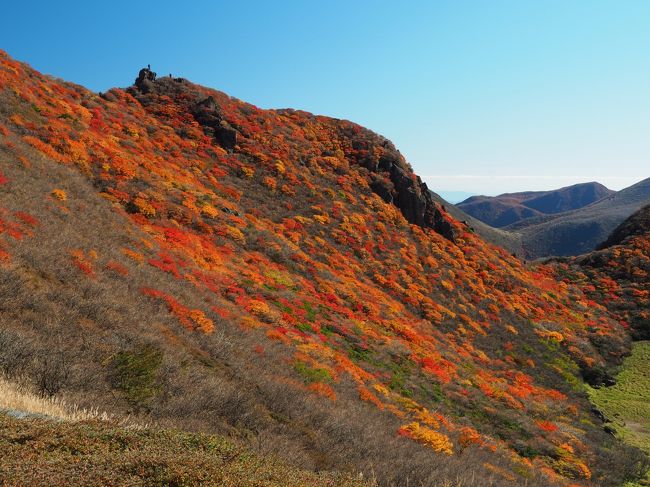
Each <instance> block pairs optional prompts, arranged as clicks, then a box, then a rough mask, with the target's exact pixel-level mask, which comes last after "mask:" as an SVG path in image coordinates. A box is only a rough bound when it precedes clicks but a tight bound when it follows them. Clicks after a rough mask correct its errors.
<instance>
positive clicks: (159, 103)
mask: <svg viewBox="0 0 650 487" xmlns="http://www.w3.org/2000/svg"><path fill="white" fill-rule="evenodd" d="M644 184H645V186H644ZM647 185H648V183H647V182H645V183H643V184H642V183H639V185H637V188H636V189H634V187H633V188H628V190H625V191H620V192H618V193H615V194H613V195H611V196H606V197H605V199H604V200H603V199H601V200H599V201H598V202H596V203H592V204H591V205H588V206H585V207H583V208H581V209H579V210H572V211H569V212H564V213H559V214H558V215H559V216H557V217H555V218H556V220H555V221H556V222H562V221H582V220H580V217H573V218H574V219H573V220H571V218H572V217H571V215H575V213H574V212H582V213H581V214H582V215H587V216H586V217H582V218H583V219H584V218H592V219H598V221H599V222H600V223H599V224H600V227H602V231H605V228H606V227H611V229H613V228H614V227H615V226H616V225H618V224H619V223H621V221H622V219H625V218H626V217H627V216H629V214H628V215H625V216H623V215H624V214H625V213H627V212H628V211H630V213H631V212H632V211H634V210H632V208H633V207H635V206H636V205H638V202H639V201H640V199H642V198H640V197H639V195H641V194H645V193H644V191H645V190H646V186H647ZM608 198H609V199H608ZM540 201H541V200H540ZM543 201H545V200H543ZM606 202H607V203H606ZM545 205H546V203H544V204H542V203H540V204H539V205H538V206H539V207H540V208H548V207H547V206H545ZM461 211H462V210H460V209H458V208H454V207H452V206H450V205H447V204H445V203H444V200H442V199H439V198H438V197H437V196H436V195H435V193H432V192H431V191H430V190H429V188H428V187H427V186H426V184H424V183H423V182H422V181H421V179H420V178H419V177H418V176H417V175H416V174H415V173H414V171H413V168H412V167H411V165H410V164H409V163H408V162H407V161H406V160H405V159H404V157H403V156H402V155H401V154H400V152H399V151H398V150H397V148H396V147H395V146H394V145H393V144H392V143H391V142H390V141H388V140H387V139H386V138H384V137H382V136H380V135H378V134H376V133H374V132H372V131H371V130H368V129H366V128H363V127H361V126H359V125H357V124H354V123H352V122H349V121H346V120H339V119H334V118H329V117H325V116H320V115H313V114H310V113H307V112H303V111H297V110H290V109H283V110H263V109H260V108H257V107H255V106H253V105H251V104H248V103H245V102H243V101H240V100H237V99H235V98H232V97H230V96H228V95H226V94H225V93H222V92H219V91H216V90H213V89H210V88H206V87H203V86H199V85H196V84H193V83H191V82H190V81H188V80H186V79H184V78H172V77H171V76H170V77H158V76H156V74H155V73H154V72H152V71H151V70H150V69H148V68H144V69H142V70H140V72H139V73H138V76H137V78H136V79H135V82H134V83H133V84H132V85H130V86H128V87H127V88H124V89H121V88H114V89H111V90H108V91H107V92H105V93H94V92H92V91H90V90H88V89H86V88H84V87H82V86H79V85H76V84H73V83H69V82H66V81H62V80H59V79H55V78H53V77H50V76H47V75H44V74H41V73H39V72H37V71H35V70H33V69H32V68H30V67H29V66H28V65H26V64H23V63H21V62H18V61H16V60H14V59H12V58H11V57H10V56H9V55H8V54H6V53H4V52H1V51H0V323H2V327H1V329H0V344H3V346H2V347H0V367H1V370H2V372H3V375H4V376H5V378H6V379H7V380H10V381H13V382H15V383H16V384H20V385H21V387H25V388H30V389H31V390H33V391H35V392H36V393H38V394H40V395H41V396H43V397H53V398H64V399H65V401H67V402H68V403H71V404H76V405H78V406H79V407H80V408H101V409H102V410H105V411H106V412H107V413H109V414H111V415H113V416H114V417H127V416H129V417H131V418H138V419H140V420H141V421H142V422H143V423H145V424H146V423H153V424H154V425H155V428H158V429H162V430H163V431H168V432H167V433H165V432H163V433H162V435H163V437H168V438H172V439H171V440H170V441H169V450H165V447H166V445H165V444H164V442H160V444H159V445H156V448H161V449H162V451H157V450H155V449H154V453H150V452H151V445H152V443H151V442H152V440H150V438H152V437H153V438H159V437H160V436H157V435H159V433H146V434H144V433H143V436H142V438H136V439H133V438H132V437H131V438H130V439H129V440H128V442H126V443H125V442H124V441H122V442H121V441H117V440H116V441H115V442H112V440H111V438H120V437H121V435H122V436H123V435H125V434H126V433H124V430H115V427H114V426H110V427H109V426H105V425H104V426H102V425H99V426H93V427H92V428H90V430H89V429H84V426H83V424H82V425H81V426H80V427H76V426H65V425H63V426H57V424H56V423H48V425H49V426H47V428H51V429H52V434H51V438H50V439H47V437H48V436H49V435H45V436H46V438H45V439H44V437H43V435H41V434H36V433H35V431H43V428H44V427H45V426H43V424H44V423H42V421H43V418H40V419H38V420H33V421H32V420H30V419H25V420H24V421H26V422H25V423H22V424H23V425H27V426H21V422H20V421H15V420H13V419H12V420H7V419H6V418H4V417H3V428H7V429H8V431H9V432H8V433H7V434H6V435H5V437H6V440H5V439H3V441H7V443H8V444H9V445H10V446H11V449H8V450H7V451H9V452H11V454H7V456H4V457H3V459H2V460H0V466H2V468H3V471H2V472H3V474H4V475H7V476H9V477H8V478H11V479H13V480H14V481H15V483H18V484H20V483H29V479H30V475H32V476H34V475H38V476H39V478H44V479H47V478H51V479H54V478H57V479H65V478H74V479H79V482H81V483H83V482H84V479H86V480H87V481H88V483H92V482H96V481H95V480H92V481H91V479H95V478H96V477H95V476H94V475H95V474H97V471H92V472H90V471H88V470H87V469H85V467H84V465H85V464H84V462H83V461H79V459H87V458H92V459H93V462H97V463H92V464H93V465H94V464H97V465H102V468H107V467H106V465H112V467H111V469H112V470H110V469H109V470H108V471H107V472H108V474H112V475H114V477H113V480H114V481H115V482H116V483H128V482H136V480H137V481H138V482H143V483H146V482H149V483H151V482H154V483H155V481H156V479H158V480H159V481H160V482H161V483H163V484H164V483H176V484H182V483H183V482H185V483H187V484H191V485H192V484H200V483H201V482H210V479H209V478H207V479H206V477H205V476H204V477H201V475H204V472H205V469H204V468H203V466H202V465H204V464H205V463H202V462H207V461H208V460H206V459H209V458H214V461H215V462H222V463H223V464H224V465H228V462H230V461H231V460H228V458H229V457H228V456H225V455H224V453H223V448H221V447H219V448H217V447H216V446H214V445H215V441H217V440H215V439H206V438H205V437H190V436H187V434H189V433H187V434H186V433H172V432H174V431H175V432H178V431H179V430H184V431H191V432H199V433H207V434H210V435H221V436H223V437H227V438H228V441H229V442H235V443H236V444H238V445H240V447H238V448H241V450H238V451H252V452H253V453H252V455H254V458H266V459H273V458H281V462H284V463H283V465H284V464H289V465H291V468H295V469H299V470H296V471H297V472H304V471H311V474H304V473H296V475H297V476H298V477H296V478H313V475H316V474H315V473H314V472H320V473H323V474H324V475H325V476H326V478H327V479H332V478H333V479H336V478H341V479H344V478H345V479H348V480H349V478H350V476H353V478H355V479H359V480H360V482H361V481H362V482H363V483H366V484H367V485H373V484H374V485H440V486H442V485H458V486H461V485H484V486H490V485H492V486H501V485H528V486H535V485H540V486H542V485H544V486H548V485H561V486H569V485H583V486H587V485H604V486H614V485H620V484H621V483H622V482H625V481H628V480H635V479H638V478H640V477H641V476H643V475H644V473H645V471H646V470H647V467H648V459H647V456H646V455H645V454H644V453H643V452H642V451H641V450H639V449H638V448H636V447H634V446H631V445H628V444H626V443H625V442H624V441H622V439H621V438H618V437H616V436H615V435H613V434H612V432H611V431H609V430H608V429H607V427H606V424H605V422H604V421H605V419H606V418H604V417H603V415H602V414H601V413H598V412H597V411H594V407H593V405H592V404H591V403H590V401H589V397H588V396H587V393H586V391H587V390H588V387H590V386H593V387H604V386H606V385H611V384H612V383H614V382H615V374H616V372H617V370H618V367H619V366H620V365H621V364H622V363H623V360H624V358H625V357H626V356H627V355H629V353H630V350H631V343H632V339H633V338H634V339H636V338H638V337H639V335H638V334H636V333H633V330H637V329H638V330H642V329H643V328H642V326H640V325H639V326H637V325H636V324H635V323H636V321H635V320H643V319H645V318H644V316H645V315H644V314H643V309H647V307H646V308H643V307H644V306H645V305H644V303H646V301H643V299H647V293H646V294H644V293H643V291H644V289H643V286H645V285H647V280H644V277H643V276H642V275H641V274H638V273H635V271H634V268H633V263H634V262H635V261H632V260H631V259H632V258H637V257H638V254H639V253H641V254H643V255H644V256H647V251H648V248H647V246H644V245H645V242H647V239H648V235H647V233H643V232H641V233H640V234H636V235H635V236H634V237H631V236H630V235H621V236H619V237H618V239H619V240H618V241H620V242H623V244H622V245H624V246H628V247H625V248H626V249H627V248H630V249H631V250H629V251H627V250H622V249H621V246H614V247H608V248H607V249H603V250H600V251H597V252H604V253H607V252H610V251H611V252H613V251H612V250H610V249H619V250H618V251H617V252H618V254H617V258H620V259H621V264H620V265H619V266H614V265H612V266H609V267H608V266H605V267H604V268H603V267H599V268H598V272H597V274H596V271H594V274H593V277H591V274H590V273H591V271H590V270H589V269H591V268H592V267H590V266H589V265H588V264H587V262H588V257H581V258H580V259H587V260H580V259H579V258H576V259H577V260H575V261H574V260H567V261H563V260H560V261H551V262H548V263H542V262H533V263H530V262H524V261H523V260H521V259H519V258H517V256H515V255H512V251H510V250H505V249H504V248H502V247H500V246H498V245H494V244H493V243H490V242H488V241H487V240H486V239H484V238H482V237H481V234H482V233H485V234H489V235H491V238H490V239H491V240H493V241H496V240H498V239H503V241H504V242H505V241H508V242H511V244H513V245H514V243H516V242H518V241H519V239H520V240H521V245H522V247H523V248H524V249H531V248H532V247H529V245H530V242H529V241H528V240H526V239H528V238H529V237H528V235H529V233H528V232H533V230H532V229H533V228H536V227H535V226H532V225H529V226H528V227H526V228H523V227H522V228H521V229H517V230H516V232H515V231H512V230H510V229H506V230H508V231H504V230H503V229H492V228H490V227H488V226H487V225H484V224H481V223H479V222H477V221H476V220H475V219H472V218H470V217H468V218H465V217H463V214H462V213H460V212H461ZM537 211H540V210H537ZM538 218H540V217H538ZM542 218H547V217H546V216H544V217H542ZM619 218H620V219H621V221H618V219H619ZM527 221H528V222H531V221H532V219H529V220H527ZM635 221H636V220H635ZM520 223H523V221H522V222H520ZM545 223H548V222H543V221H539V222H538V223H537V224H536V225H537V228H541V225H543V224H545ZM626 228H636V227H635V225H633V224H629V225H628V226H626V227H624V228H623V230H620V231H619V234H621V233H625V232H626V230H625V229H626ZM594 233H597V232H594ZM513 235H514V237H513ZM605 237H606V235H605ZM599 238H600V237H598V238H596V237H594V240H598V239H599ZM630 238H631V240H630ZM604 240H605V238H602V239H600V240H598V242H596V243H600V242H601V241H604ZM513 242H514V243H513ZM631 242H632V243H631ZM637 242H638V244H637ZM632 245H633V246H637V245H638V246H637V247H632ZM594 246H595V244H594ZM547 248H551V247H550V244H549V246H547ZM528 251H530V250H528ZM539 252H541V250H540V251H539ZM644 258H645V257H644ZM608 262H609V261H608ZM626 265H627V266H629V273H630V276H632V277H633V278H634V279H635V281H634V282H635V283H636V284H627V282H632V281H626V283H623V281H619V282H620V284H619V286H620V287H621V289H623V290H622V291H621V292H620V303H619V304H621V306H620V307H614V308H613V307H611V306H609V304H610V303H609V300H610V299H613V298H612V296H613V295H612V293H614V291H613V290H612V291H611V292H609V291H608V293H604V291H603V288H602V286H604V285H609V281H608V280H606V279H610V280H615V279H617V278H618V277H617V276H618V274H617V275H613V274H612V273H613V272H615V271H616V272H618V271H619V270H620V268H621V266H623V267H625V266H626ZM625 268H626V269H628V267H625ZM610 274H612V277H607V276H610ZM632 277H630V278H629V279H632ZM604 279H605V280H604ZM621 279H623V278H621ZM624 279H628V278H627V277H625V278H624ZM639 286H640V287H639ZM607 289H608V290H609V288H607ZM603 293H604V295H602V296H601V294H603ZM614 294H616V293H614ZM617 295H619V294H617ZM644 296H645V298H644ZM624 305H629V306H630V309H632V307H635V308H634V309H636V311H635V312H634V313H631V312H630V313H628V314H622V313H623V311H622V310H623V309H625V310H627V311H625V312H626V313H627V312H628V311H629V310H628V308H625V306H624ZM637 308H638V309H637ZM637 311H638V312H637ZM2 414H3V413H0V415H2ZM46 419H47V418H46ZM30 421H32V422H30ZM39 421H41V422H39ZM27 428H31V429H30V430H29V431H31V433H30V434H23V432H24V431H26V429H27ZM57 428H58V429H57ZM93 428H94V429H93ZM57 431H58V433H57ZM63 431H65V435H67V436H66V437H69V436H70V435H72V436H75V435H76V438H77V439H79V438H94V440H93V442H94V443H93V442H90V443H88V441H90V440H88V441H86V440H84V441H82V442H81V446H79V445H80V442H79V441H76V442H73V443H70V442H67V441H61V438H62V437H63V436H64V435H63ZM89 431H90V432H89ZM102 432H103V433H102ZM170 435H171V436H170ZM174 435H177V436H174ZM178 435H180V436H178ZM183 435H185V436H183ZM5 437H3V438H5ZM197 438H198V439H197ZM210 438H214V437H213V436H211V437H210ZM98 441H99V442H101V441H106V442H109V443H110V444H109V445H106V444H105V443H104V444H102V446H101V447H100V446H97V445H98V444H99V443H97V442H98ZM153 441H154V442H155V441H156V440H153ZM57 442H59V443H57ZM70 444H74V445H75V452H77V453H78V455H77V456H78V459H77V460H75V461H72V460H67V461H63V462H55V461H51V458H52V457H48V456H47V455H43V454H42V453H43V452H44V451H54V450H56V449H59V450H61V449H65V448H68V449H69V448H70ZM89 444H92V445H95V446H93V447H91V446H88V445H89ZM125 444H141V445H143V448H144V447H145V446H146V448H147V457H146V459H145V460H142V461H141V462H135V463H134V459H133V458H132V457H129V449H128V448H127V447H125V446H124V445H125ZM187 444H190V445H192V448H193V449H198V450H200V455H199V454H198V453H197V455H199V456H197V461H196V463H194V464H193V463H191V460H190V459H189V458H188V459H187V462H188V463H187V464H185V463H184V464H183V465H182V466H179V464H178V462H176V463H174V462H173V460H172V457H173V456H174V455H176V453H175V452H177V451H178V450H179V449H182V448H184V447H183V445H187ZM25 445H26V446H25ZM83 445H86V446H83ZM120 445H122V446H120ZM210 445H212V446H210ZM99 451H101V452H104V453H102V455H105V456H106V455H107V456H108V457H105V456H102V457H101V458H100V459H99V460H101V461H98V458H97V455H99V453H98V452H99ZM25 452H31V456H30V457H29V458H28V459H27V460H25V459H24V454H25ZM106 452H110V453H106ZM119 455H122V456H121V457H120V456H119ZM210 455H213V456H212V457H210ZM124 456H126V457H128V458H127V459H128V465H129V470H128V471H126V470H124V469H121V468H120V467H119V465H120V464H121V463H120V459H121V458H123V457H124ZM48 458H49V459H48ZM66 458H68V457H66ZM107 458H108V459H107ZM232 458H237V459H241V454H238V456H233V457H232ZM247 458H248V457H247ZM251 458H252V457H251ZM109 460H110V461H109ZM257 462H258V461H257V460H251V461H250V462H244V463H241V464H240V463H237V465H241V468H242V470H241V476H240V480H242V479H250V481H249V482H248V484H249V485H259V483H260V482H263V480H260V479H259V477H255V475H256V472H258V470H256V469H255V466H254V465H256V464H258V463H257ZM272 463H273V462H272V461H271V460H267V462H265V463H262V465H263V471H267V469H269V470H268V471H269V472H270V473H269V475H273V478H276V476H277V470H274V469H272V468H271V467H270V466H269V465H272ZM220 464H221V463H220ZM251 464H252V465H251ZM132 465H135V467H131V466H132ZM246 465H251V466H250V471H247V470H246ZM258 465H259V464H258ZM181 467H182V468H181ZM98 468H99V467H98ZM163 473H164V476H163ZM108 474H107V475H108ZM205 475H207V474H205ZM215 475H216V474H215ZM303 475H304V476H303ZM247 476H248V477H247ZM32 478H33V477H32ZM269 478H271V477H269ZM160 479H163V480H160ZM170 479H171V480H170ZM183 479H185V480H183ZM477 479H478V480H477ZM348 480H346V482H347V481H348ZM212 481H214V479H213V480H212ZM269 482H271V481H269ZM242 483H243V484H246V481H245V480H242Z"/></svg>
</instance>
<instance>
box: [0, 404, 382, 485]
mask: <svg viewBox="0 0 650 487" xmlns="http://www.w3.org/2000/svg"><path fill="white" fill-rule="evenodd" d="M0 450H1V451H2V455H0V483H2V485H30V486H38V485H43V486H52V487H54V486H67V485H86V486H100V485H101V486H104V485H147V486H154V485H158V486H162V485H174V486H192V485H228V486H233V487H234V486H256V487H257V486H296V487H303V486H307V485H309V486H314V487H317V486H323V487H325V486H334V485H337V486H342V487H352V486H359V487H361V486H364V485H366V486H371V485H373V483H372V482H371V481H368V482H365V481H363V480H361V479H359V478H358V477H357V478H353V477H349V476H337V475H333V474H328V473H323V474H315V473H312V472H306V471H302V470H298V469H296V468H291V467H290V466H288V465H287V464H286V463H285V462H282V461H280V460H278V459H276V458H273V457H269V456H266V457H263V458H262V457H260V456H259V455H254V454H252V453H251V452H250V451H248V450H247V449H244V448H242V447H239V446H237V445H235V444H234V443H233V442H231V441H228V440H226V439H224V438H221V437H217V436H210V435H202V434H190V433H183V432H180V431H173V430H159V429H149V428H136V429H134V428H124V427H123V426H120V425H118V424H115V423H111V422H107V421H97V420H85V421H76V422H53V421H50V420H46V419H36V418H28V419H16V418H14V417H12V416H10V415H7V414H5V413H2V412H0ZM369 480H371V479H369Z"/></svg>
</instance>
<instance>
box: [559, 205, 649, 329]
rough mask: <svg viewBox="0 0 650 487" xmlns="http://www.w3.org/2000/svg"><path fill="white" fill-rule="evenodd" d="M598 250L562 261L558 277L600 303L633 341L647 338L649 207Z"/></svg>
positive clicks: (620, 226)
mask: <svg viewBox="0 0 650 487" xmlns="http://www.w3.org/2000/svg"><path fill="white" fill-rule="evenodd" d="M600 247H601V249H600V250H597V251H594V252H590V253H588V254H585V255H581V256H578V257H574V258H571V259H564V260H560V261H559V262H564V265H562V266H561V269H560V271H559V273H560V275H561V276H566V275H571V272H572V271H573V272H574V273H575V275H573V276H571V277H570V280H571V281H573V282H575V283H578V284H582V286H583V289H584V291H585V293H586V294H587V295H588V296H589V297H590V298H591V299H593V300H595V301H598V302H599V303H603V304H605V305H606V306H607V308H608V309H609V310H610V311H611V312H613V314H614V316H615V317H616V318H617V319H618V320H619V321H620V323H621V324H622V325H623V326H624V327H625V328H627V329H629V330H630V332H631V335H632V337H633V338H635V339H638V340H649V339H650V205H647V206H644V207H643V208H641V209H640V210H639V211H637V212H636V213H634V214H633V215H631V216H630V217H629V218H628V219H626V220H625V221H624V222H623V223H621V224H620V225H619V226H618V227H617V228H616V229H615V230H614V232H612V234H611V235H610V236H609V238H608V239H607V240H606V241H605V243H603V244H602V245H601V246H600Z"/></svg>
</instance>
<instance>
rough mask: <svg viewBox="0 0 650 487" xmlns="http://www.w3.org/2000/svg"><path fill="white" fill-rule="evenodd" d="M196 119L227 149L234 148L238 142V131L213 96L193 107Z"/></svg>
mask: <svg viewBox="0 0 650 487" xmlns="http://www.w3.org/2000/svg"><path fill="white" fill-rule="evenodd" d="M191 112H192V116H193V117H194V119H195V120H196V121H197V122H198V123H199V124H200V125H201V126H202V127H203V130H204V131H205V133H206V134H209V135H211V136H212V137H214V139H215V141H216V142H217V143H218V144H219V145H220V146H221V147H223V148H224V149H226V150H233V149H234V148H235V145H236V144H237V131H236V130H235V129H234V128H232V127H231V126H230V125H229V124H228V122H226V121H225V120H224V119H223V117H222V115H221V109H220V108H219V106H218V105H217V103H216V101H215V100H214V98H213V97H212V96H208V97H207V98H205V99H204V100H201V101H200V102H198V103H197V104H196V105H194V106H193V107H192V109H191Z"/></svg>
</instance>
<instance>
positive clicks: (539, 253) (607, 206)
mask: <svg viewBox="0 0 650 487" xmlns="http://www.w3.org/2000/svg"><path fill="white" fill-rule="evenodd" d="M648 203H650V178H648V179H644V180H643V181H640V182H638V183H637V184H635V185H633V186H630V187H629V188H625V189H623V190H621V191H619V192H617V193H615V194H611V195H610V196H607V197H605V198H603V199H601V200H599V201H597V202H595V203H593V204H591V205H588V206H585V207H583V208H579V209H577V210H573V211H568V212H565V213H561V214H557V215H544V216H540V217H536V218H531V219H528V220H522V221H519V222H517V223H514V224H511V225H509V226H507V227H505V228H504V230H506V231H509V232H513V233H516V234H518V235H519V237H520V238H521V244H522V247H523V251H524V255H525V256H527V257H529V258H536V257H546V256H552V255H557V256H563V255H564V256H567V255H579V254H584V253H586V252H590V251H592V250H594V249H595V248H596V247H597V246H598V245H599V244H600V243H601V242H603V241H605V240H606V239H607V237H608V236H609V234H610V233H611V232H612V231H613V230H614V229H615V228H616V227H617V226H618V225H619V224H621V223H622V222H623V221H624V220H625V219H626V218H627V217H629V216H630V215H632V214H633V213H634V212H636V211H637V210H639V209H640V208H641V207H643V206H644V205H647V204H648Z"/></svg>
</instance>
